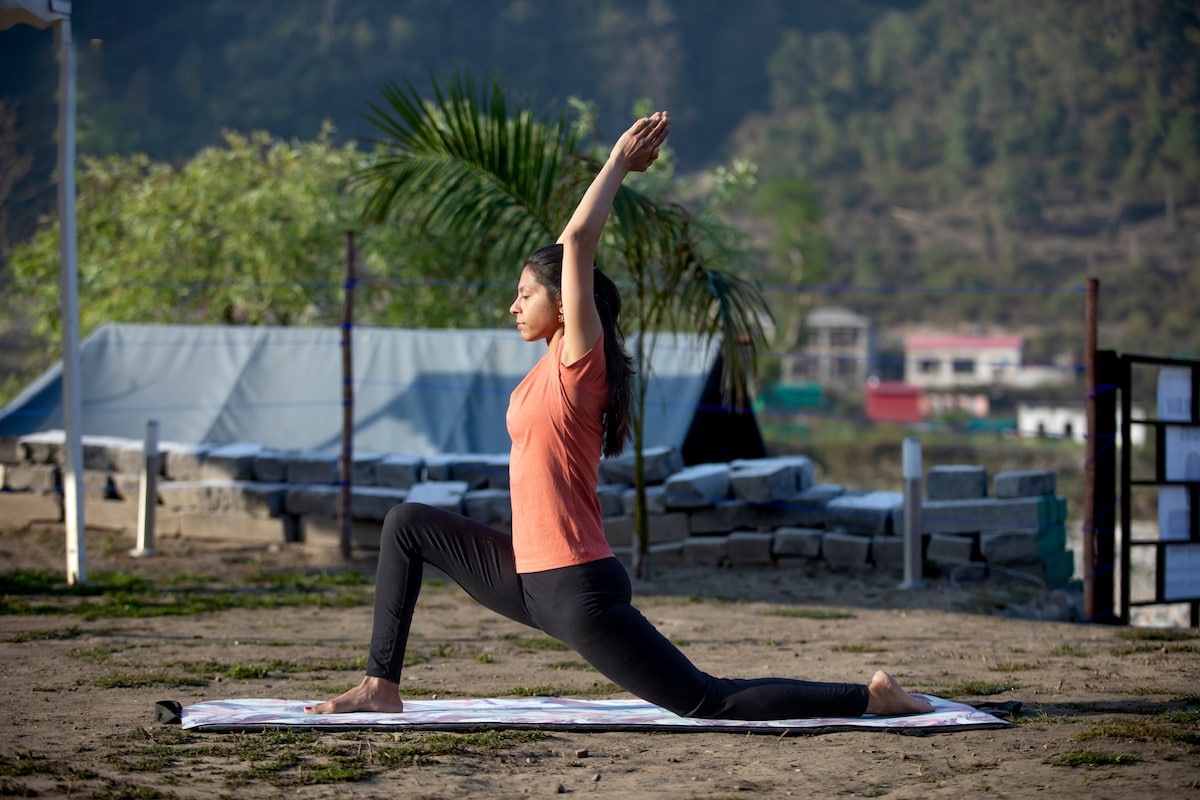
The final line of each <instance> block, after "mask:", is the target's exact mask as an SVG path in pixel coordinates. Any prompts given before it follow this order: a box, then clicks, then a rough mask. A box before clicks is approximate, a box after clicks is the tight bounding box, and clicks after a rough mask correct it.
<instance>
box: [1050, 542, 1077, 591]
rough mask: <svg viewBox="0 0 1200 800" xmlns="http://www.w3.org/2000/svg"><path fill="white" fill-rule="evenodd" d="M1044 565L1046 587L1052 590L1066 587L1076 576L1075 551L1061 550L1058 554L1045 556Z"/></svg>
mask: <svg viewBox="0 0 1200 800" xmlns="http://www.w3.org/2000/svg"><path fill="white" fill-rule="evenodd" d="M1042 563H1043V564H1044V565H1045V567H1046V585H1047V586H1049V587H1050V588H1051V589H1058V588H1061V587H1063V586H1066V585H1067V584H1068V583H1069V582H1070V581H1071V576H1073V575H1074V574H1075V551H1073V550H1060V551H1059V552H1057V553H1051V554H1050V555H1047V556H1043V558H1042Z"/></svg>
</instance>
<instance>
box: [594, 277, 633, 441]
mask: <svg viewBox="0 0 1200 800" xmlns="http://www.w3.org/2000/svg"><path fill="white" fill-rule="evenodd" d="M593 287H594V292H593V293H594V296H595V299H596V311H598V312H599V313H600V324H601V325H602V326H603V327H604V366H605V369H606V370H607V371H608V409H607V410H606V411H605V412H604V455H606V456H617V455H620V454H621V451H622V450H624V449H625V442H627V441H628V440H629V418H630V414H631V411H632V408H633V359H632V358H631V357H630V356H629V353H627V352H625V335H624V334H623V333H622V332H621V292H620V291H619V290H618V289H617V285H616V284H615V283H613V282H612V280H611V279H610V278H609V277H608V276H607V275H605V274H604V273H603V272H601V271H600V268H599V267H596V269H595V270H594V272H593Z"/></svg>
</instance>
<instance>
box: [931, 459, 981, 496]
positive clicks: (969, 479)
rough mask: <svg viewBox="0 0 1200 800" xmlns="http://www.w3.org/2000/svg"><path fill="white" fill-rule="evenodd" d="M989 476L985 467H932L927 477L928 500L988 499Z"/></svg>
mask: <svg viewBox="0 0 1200 800" xmlns="http://www.w3.org/2000/svg"><path fill="white" fill-rule="evenodd" d="M987 485H988V476H987V470H986V469H984V468H983V467H976V466H970V465H949V466H938V467H930V469H929V472H928V473H927V474H926V475H925V497H926V499H928V500H972V499H978V498H980V497H987Z"/></svg>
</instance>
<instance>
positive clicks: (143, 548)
mask: <svg viewBox="0 0 1200 800" xmlns="http://www.w3.org/2000/svg"><path fill="white" fill-rule="evenodd" d="M159 463H160V459H159V455H158V422H156V421H155V420H149V421H148V422H146V440H145V442H143V444H142V474H141V477H140V478H139V479H138V499H139V500H140V505H139V506H138V532H137V547H136V548H134V549H133V550H131V551H129V555H131V556H133V557H134V558H140V557H141V556H152V555H154V507H155V506H156V505H158V465H159Z"/></svg>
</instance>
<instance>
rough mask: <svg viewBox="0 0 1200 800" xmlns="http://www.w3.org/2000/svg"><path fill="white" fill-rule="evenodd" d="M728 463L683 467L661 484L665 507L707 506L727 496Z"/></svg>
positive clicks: (728, 480) (728, 482)
mask: <svg viewBox="0 0 1200 800" xmlns="http://www.w3.org/2000/svg"><path fill="white" fill-rule="evenodd" d="M731 475H732V470H731V469H730V468H729V465H728V464H697V465H696V466H693V467H685V468H684V469H682V470H680V471H679V472H676V473H675V474H674V475H672V476H670V477H669V478H667V480H666V482H665V483H664V484H663V488H664V490H665V498H664V499H665V501H666V505H667V508H707V507H708V506H711V505H713V504H714V503H716V502H719V501H721V500H724V499H726V498H727V497H729V487H730V482H731V480H730V476H731Z"/></svg>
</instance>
